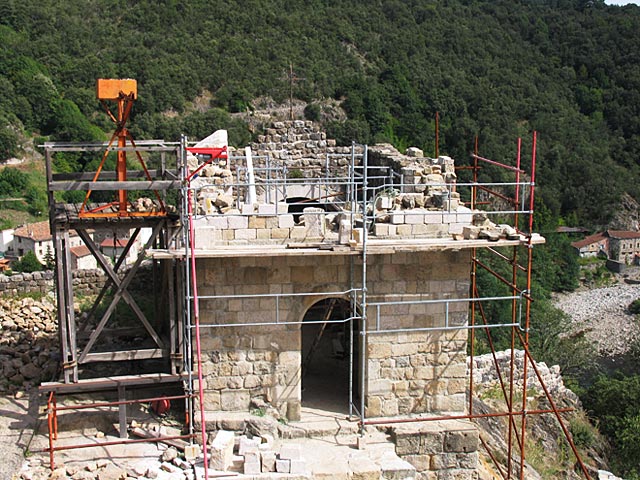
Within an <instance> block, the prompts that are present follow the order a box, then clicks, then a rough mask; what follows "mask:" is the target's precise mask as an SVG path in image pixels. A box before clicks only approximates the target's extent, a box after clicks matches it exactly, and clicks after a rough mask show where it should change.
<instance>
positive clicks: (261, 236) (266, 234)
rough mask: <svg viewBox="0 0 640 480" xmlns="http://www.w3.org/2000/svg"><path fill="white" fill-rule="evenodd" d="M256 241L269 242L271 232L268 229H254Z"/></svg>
mask: <svg viewBox="0 0 640 480" xmlns="http://www.w3.org/2000/svg"><path fill="white" fill-rule="evenodd" d="M256 239H257V240H271V230H270V229H268V228H257V229H256Z"/></svg>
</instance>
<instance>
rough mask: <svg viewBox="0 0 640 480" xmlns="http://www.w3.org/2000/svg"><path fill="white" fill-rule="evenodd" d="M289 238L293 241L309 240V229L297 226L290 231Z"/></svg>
mask: <svg viewBox="0 0 640 480" xmlns="http://www.w3.org/2000/svg"><path fill="white" fill-rule="evenodd" d="M289 238H290V239H292V240H304V239H305V238H307V228H306V227H304V226H295V227H293V228H292V229H291V230H290V231H289Z"/></svg>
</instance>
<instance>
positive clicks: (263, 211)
mask: <svg viewBox="0 0 640 480" xmlns="http://www.w3.org/2000/svg"><path fill="white" fill-rule="evenodd" d="M276 213H277V206H276V205H275V204H271V203H261V204H259V205H258V215H276Z"/></svg>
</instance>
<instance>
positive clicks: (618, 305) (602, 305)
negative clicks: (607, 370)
mask: <svg viewBox="0 0 640 480" xmlns="http://www.w3.org/2000/svg"><path fill="white" fill-rule="evenodd" d="M637 298H640V285H628V284H624V283H620V284H616V285H613V286H610V287H603V288H595V289H590V290H583V291H577V292H572V293H568V294H561V295H557V296H556V298H555V299H554V303H555V305H556V306H557V307H558V308H560V309H561V310H563V311H564V312H565V313H566V314H567V315H569V316H570V317H571V329H572V330H573V331H574V332H580V331H583V332H585V334H586V337H587V338H588V339H589V340H591V341H592V342H594V344H595V345H596V348H597V349H598V352H599V353H600V355H602V356H603V357H616V356H621V355H625V354H627V353H629V351H630V349H631V348H632V346H633V345H634V343H637V342H638V339H639V338H640V322H639V321H638V319H636V317H635V316H634V315H632V314H630V313H629V312H628V310H627V308H628V306H629V304H630V303H631V302H632V301H634V300H636V299H637Z"/></svg>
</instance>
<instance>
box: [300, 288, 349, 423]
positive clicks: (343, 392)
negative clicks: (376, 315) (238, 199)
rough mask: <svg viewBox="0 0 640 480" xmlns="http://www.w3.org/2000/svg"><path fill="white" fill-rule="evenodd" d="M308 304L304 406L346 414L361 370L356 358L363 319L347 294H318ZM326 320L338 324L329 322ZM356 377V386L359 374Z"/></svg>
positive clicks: (303, 364)
mask: <svg viewBox="0 0 640 480" xmlns="http://www.w3.org/2000/svg"><path fill="white" fill-rule="evenodd" d="M305 303H307V305H306V308H305V309H304V314H303V315H302V325H301V328H300V338H301V340H300V345H301V348H300V351H301V355H300V357H301V373H302V389H303V390H302V402H303V405H304V406H308V407H313V408H320V409H323V410H329V411H337V412H341V413H346V412H347V410H348V406H349V380H350V377H351V376H352V375H355V374H357V372H358V369H357V368H355V366H357V362H356V361H355V360H356V358H357V352H358V349H357V345H358V340H359V335H358V331H359V330H358V329H359V325H360V322H359V321H358V320H356V319H354V318H353V317H357V314H355V315H354V313H353V311H352V306H351V302H350V300H349V298H348V297H346V296H344V297H341V296H325V297H324V298H318V297H314V298H313V301H311V302H305ZM325 319H328V320H330V321H336V323H331V322H327V323H325V322H324V320H325ZM341 320H344V321H341ZM323 326H324V328H323ZM351 332H353V337H352V336H351ZM352 353H353V359H354V361H353V362H351V361H350V360H351V358H352V357H351V354H352ZM351 367H354V368H353V371H352V368H351ZM352 379H353V380H354V381H353V385H354V387H353V388H354V389H356V388H357V387H356V386H357V385H358V382H357V381H356V380H357V377H355V376H354V377H353V378H352Z"/></svg>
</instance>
